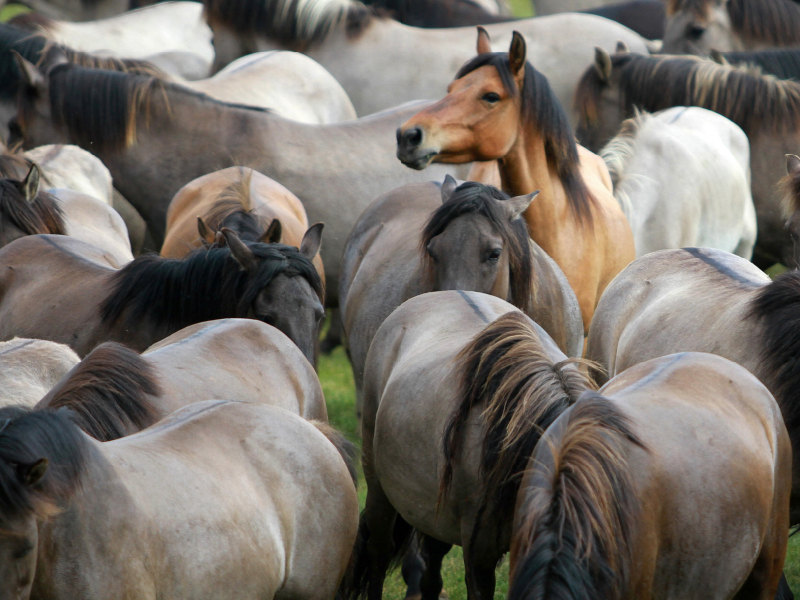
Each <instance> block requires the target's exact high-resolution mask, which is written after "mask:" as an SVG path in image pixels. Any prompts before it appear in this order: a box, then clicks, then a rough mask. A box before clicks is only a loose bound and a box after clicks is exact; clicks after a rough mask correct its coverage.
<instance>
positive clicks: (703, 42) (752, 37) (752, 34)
mask: <svg viewBox="0 0 800 600" xmlns="http://www.w3.org/2000/svg"><path fill="white" fill-rule="evenodd" d="M666 3H667V23H666V31H665V32H664V45H663V47H662V52H664V54H699V55H703V56H706V55H708V54H709V53H710V52H711V50H717V51H720V52H730V51H734V50H763V49H765V48H774V47H776V46H797V45H798V44H800V6H798V4H797V3H796V2H794V1H793V0H666Z"/></svg>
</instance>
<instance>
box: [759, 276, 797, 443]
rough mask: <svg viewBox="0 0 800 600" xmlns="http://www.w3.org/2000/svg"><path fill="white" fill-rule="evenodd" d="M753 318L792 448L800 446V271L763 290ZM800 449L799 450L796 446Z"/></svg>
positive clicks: (765, 376) (767, 380)
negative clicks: (760, 327) (760, 329)
mask: <svg viewBox="0 0 800 600" xmlns="http://www.w3.org/2000/svg"><path fill="white" fill-rule="evenodd" d="M749 316H750V318H752V319H754V320H755V321H756V322H758V323H760V324H761V325H762V327H763V330H762V343H761V359H762V360H763V366H764V368H765V370H766V372H765V373H764V374H763V375H761V376H760V378H761V379H762V381H765V383H767V385H768V387H769V388H770V391H771V392H772V394H773V395H774V396H775V400H777V402H778V406H780V409H781V414H782V415H783V420H784V421H785V422H786V430H787V431H788V432H789V437H790V438H791V440H792V445H795V444H798V443H800V271H790V272H788V273H784V274H782V275H779V276H778V277H776V278H775V280H774V281H772V282H771V283H769V284H767V285H765V286H763V287H762V288H761V290H759V291H758V292H757V293H756V295H755V297H754V298H753V300H752V301H751V303H750V312H749ZM795 447H796V446H795Z"/></svg>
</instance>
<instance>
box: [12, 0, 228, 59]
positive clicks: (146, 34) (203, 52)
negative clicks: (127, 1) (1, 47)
mask: <svg viewBox="0 0 800 600" xmlns="http://www.w3.org/2000/svg"><path fill="white" fill-rule="evenodd" d="M26 22H30V23H32V24H36V25H37V26H38V29H39V31H40V32H41V33H43V34H44V35H45V37H47V38H48V39H50V40H52V41H54V42H57V43H59V44H63V45H64V46H68V47H70V48H72V49H73V50H79V51H81V52H89V53H102V54H107V55H112V56H117V57H120V58H145V57H147V56H149V55H151V54H156V53H159V52H172V51H180V52H191V53H193V54H196V55H198V56H200V57H202V58H203V59H204V60H205V61H207V62H208V63H209V64H211V62H212V61H213V60H214V47H213V46H212V44H211V30H210V29H209V28H208V25H206V23H205V21H204V20H203V7H202V5H200V4H199V3H197V2H161V3H159V4H153V5H152V6H146V7H144V8H140V9H138V10H132V11H130V12H126V13H124V14H121V15H118V16H114V17H110V18H107V19H100V20H97V21H86V22H83V23H73V22H70V21H55V20H50V19H46V18H42V17H41V15H39V16H37V17H36V18H31V19H30V20H29V19H27V18H20V19H18V20H15V23H14V24H18V25H20V26H26Z"/></svg>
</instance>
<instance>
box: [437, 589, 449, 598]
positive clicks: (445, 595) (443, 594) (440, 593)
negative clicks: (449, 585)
mask: <svg viewBox="0 0 800 600" xmlns="http://www.w3.org/2000/svg"><path fill="white" fill-rule="evenodd" d="M439 600H450V596H449V595H448V594H447V590H442V591H441V592H439Z"/></svg>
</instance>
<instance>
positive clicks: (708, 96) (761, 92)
mask: <svg viewBox="0 0 800 600" xmlns="http://www.w3.org/2000/svg"><path fill="white" fill-rule="evenodd" d="M611 62H612V66H613V68H614V69H616V70H618V71H619V73H620V90H621V94H622V100H623V103H624V106H625V109H626V110H627V111H628V113H629V114H630V113H631V112H632V111H633V110H634V107H638V108H639V109H641V110H645V111H648V112H656V111H659V110H662V109H665V108H670V107H672V106H699V107H701V108H706V109H709V110H712V111H714V112H716V113H719V114H721V115H722V116H724V117H727V118H728V119H730V120H731V121H733V122H734V123H736V124H737V125H738V126H739V127H741V128H742V129H743V130H744V132H745V133H746V134H748V136H750V135H752V134H753V133H754V132H756V131H757V130H758V129H759V128H761V127H766V128H769V129H770V130H772V131H773V132H775V133H781V134H783V133H785V132H786V130H787V129H791V130H796V129H798V128H799V127H800V84H798V83H796V82H794V81H781V80H778V79H776V78H775V77H772V76H769V75H763V74H762V73H761V72H760V70H759V69H757V68H752V67H751V68H748V67H747V66H742V67H734V66H731V65H718V64H716V63H714V62H711V61H708V60H704V59H702V58H698V57H688V56H687V57H658V56H652V57H651V56H639V55H633V54H617V55H614V56H612V57H611ZM605 86H606V84H605V83H604V82H603V81H602V80H601V79H600V77H599V75H598V74H597V72H596V70H595V69H594V68H589V69H588V70H587V71H586V73H584V76H583V78H582V79H581V82H580V83H579V85H578V89H577V92H576V106H577V107H578V109H579V110H580V113H581V116H582V117H583V118H584V119H585V120H586V121H588V122H589V123H593V122H594V121H596V119H597V114H598V112H597V107H598V102H599V100H600V94H601V93H602V91H603V89H604V88H605Z"/></svg>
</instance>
